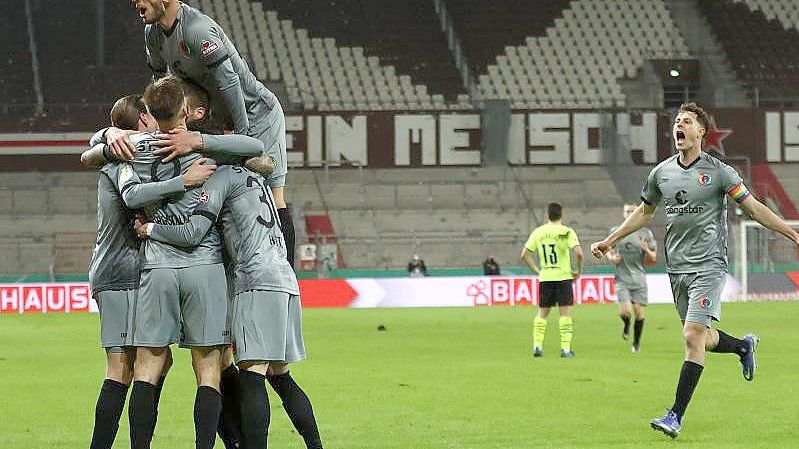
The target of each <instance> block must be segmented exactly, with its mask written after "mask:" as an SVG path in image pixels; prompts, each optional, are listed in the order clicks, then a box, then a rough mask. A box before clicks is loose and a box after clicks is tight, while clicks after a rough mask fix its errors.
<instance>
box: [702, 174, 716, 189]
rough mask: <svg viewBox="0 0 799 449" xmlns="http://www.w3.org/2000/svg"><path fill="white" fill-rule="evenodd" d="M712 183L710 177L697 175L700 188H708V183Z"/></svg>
mask: <svg viewBox="0 0 799 449" xmlns="http://www.w3.org/2000/svg"><path fill="white" fill-rule="evenodd" d="M712 181H713V178H711V177H710V175H709V174H707V173H702V174H700V175H699V185H700V186H703V187H705V186H709V185H710V183H711V182H712Z"/></svg>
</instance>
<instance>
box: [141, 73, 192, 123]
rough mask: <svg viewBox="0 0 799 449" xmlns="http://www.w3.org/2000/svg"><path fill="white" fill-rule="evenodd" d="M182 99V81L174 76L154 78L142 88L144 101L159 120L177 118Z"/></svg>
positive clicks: (183, 99)
mask: <svg viewBox="0 0 799 449" xmlns="http://www.w3.org/2000/svg"><path fill="white" fill-rule="evenodd" d="M184 101H185V98H184V94H183V82H182V81H181V80H180V78H178V77H176V76H167V77H164V78H161V79H158V80H155V81H153V82H152V83H150V85H148V86H147V88H146V89H144V103H145V104H146V105H147V109H148V110H149V111H150V114H152V116H153V117H155V119H156V120H158V121H159V122H160V121H168V120H174V119H175V118H177V116H178V114H180V110H181V108H182V107H183V102H184Z"/></svg>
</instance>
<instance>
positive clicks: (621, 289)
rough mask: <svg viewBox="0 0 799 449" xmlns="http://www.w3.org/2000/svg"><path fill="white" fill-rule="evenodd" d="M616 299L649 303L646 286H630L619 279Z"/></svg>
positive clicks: (643, 304)
mask: <svg viewBox="0 0 799 449" xmlns="http://www.w3.org/2000/svg"><path fill="white" fill-rule="evenodd" d="M616 300H617V301H618V302H619V303H623V302H632V303H635V304H641V305H642V306H645V305H647V304H649V299H648V298H647V289H646V286H643V287H638V288H628V287H627V286H626V285H624V284H622V283H621V282H618V281H617V282H616Z"/></svg>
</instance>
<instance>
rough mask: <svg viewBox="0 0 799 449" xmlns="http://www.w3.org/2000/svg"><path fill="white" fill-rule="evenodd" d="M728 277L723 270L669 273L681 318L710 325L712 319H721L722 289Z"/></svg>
mask: <svg viewBox="0 0 799 449" xmlns="http://www.w3.org/2000/svg"><path fill="white" fill-rule="evenodd" d="M726 277H727V275H726V273H724V272H722V271H704V272H700V273H681V274H672V273H669V279H670V280H671V293H672V294H673V295H674V305H675V306H676V307H677V314H678V315H679V316H680V319H681V320H682V321H690V322H692V323H699V324H704V325H705V326H708V327H710V323H711V322H712V321H721V291H722V290H723V289H724V282H725V281H726Z"/></svg>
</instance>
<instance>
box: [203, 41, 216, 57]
mask: <svg viewBox="0 0 799 449" xmlns="http://www.w3.org/2000/svg"><path fill="white" fill-rule="evenodd" d="M217 50H219V44H217V43H216V42H211V41H203V43H202V44H200V54H202V55H203V57H205V56H208V55H210V54H211V53H213V52H215V51H217Z"/></svg>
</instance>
